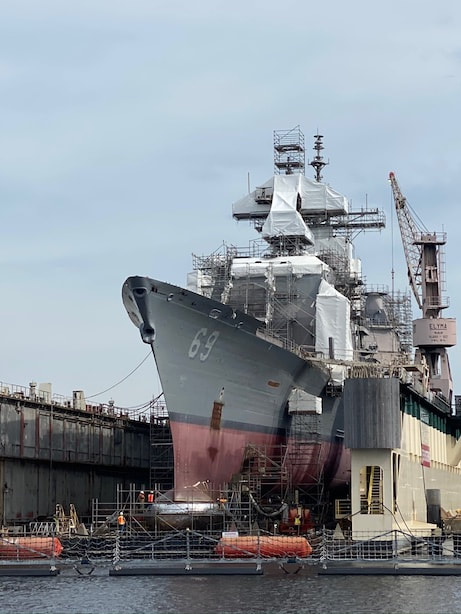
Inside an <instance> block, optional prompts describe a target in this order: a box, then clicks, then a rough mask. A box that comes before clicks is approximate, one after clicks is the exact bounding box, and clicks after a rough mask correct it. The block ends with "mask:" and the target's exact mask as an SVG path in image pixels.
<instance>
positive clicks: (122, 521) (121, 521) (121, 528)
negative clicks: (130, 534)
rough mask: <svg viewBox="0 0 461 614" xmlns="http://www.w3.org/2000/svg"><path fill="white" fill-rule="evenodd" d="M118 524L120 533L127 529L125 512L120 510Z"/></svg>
mask: <svg viewBox="0 0 461 614" xmlns="http://www.w3.org/2000/svg"><path fill="white" fill-rule="evenodd" d="M117 526H118V531H119V533H123V532H124V531H125V526H126V520H125V516H124V515H123V512H120V514H119V515H118V518H117Z"/></svg>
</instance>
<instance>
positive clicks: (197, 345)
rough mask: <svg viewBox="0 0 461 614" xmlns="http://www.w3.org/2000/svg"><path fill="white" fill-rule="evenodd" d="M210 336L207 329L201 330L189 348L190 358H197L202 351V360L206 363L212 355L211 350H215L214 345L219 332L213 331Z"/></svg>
mask: <svg viewBox="0 0 461 614" xmlns="http://www.w3.org/2000/svg"><path fill="white" fill-rule="evenodd" d="M207 335H208V329H207V328H201V329H200V330H199V331H198V332H197V334H196V335H195V337H194V338H193V340H192V343H191V344H190V348H189V358H195V357H196V356H197V354H198V353H199V351H200V350H201V351H200V360H201V362H204V361H205V360H206V359H207V358H208V356H209V355H210V352H211V350H212V349H213V346H214V344H215V343H216V341H217V339H218V337H219V332H218V331H217V330H215V331H213V332H212V333H210V335H209V336H208V337H207Z"/></svg>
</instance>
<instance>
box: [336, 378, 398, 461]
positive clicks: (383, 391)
mask: <svg viewBox="0 0 461 614" xmlns="http://www.w3.org/2000/svg"><path fill="white" fill-rule="evenodd" d="M401 434H402V421H401V413H400V382H399V380H398V379H397V378H363V379H347V380H346V381H345V384H344V443H345V445H346V447H347V448H355V449H357V448H400V442H401Z"/></svg>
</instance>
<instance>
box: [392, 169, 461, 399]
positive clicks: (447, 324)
mask: <svg viewBox="0 0 461 614" xmlns="http://www.w3.org/2000/svg"><path fill="white" fill-rule="evenodd" d="M389 181H390V183H391V186H392V194H393V197H394V202H395V209H396V212H397V219H398V222H399V227H400V234H401V236H402V243H403V250H404V252H405V259H406V262H407V267H408V279H409V281H410V286H411V289H412V291H413V294H414V295H415V299H416V302H417V303H418V307H419V308H420V309H421V311H422V317H421V318H419V319H417V320H414V321H413V343H414V345H415V347H416V348H417V351H416V354H415V363H417V364H419V365H420V366H421V367H422V368H427V369H428V371H429V378H428V381H427V387H428V389H429V390H431V391H433V392H435V393H436V394H440V395H442V396H443V397H444V398H445V400H446V401H448V403H451V399H452V394H453V382H452V379H451V370H450V362H449V360H448V353H447V348H448V347H452V346H453V345H455V344H456V321H455V320H454V319H453V318H442V317H441V312H442V310H443V309H445V308H446V307H448V303H447V302H445V301H444V299H443V297H442V287H443V263H442V257H441V253H442V251H441V250H442V247H443V245H445V243H446V235H445V233H436V232H428V231H427V230H426V229H425V228H424V229H422V228H421V227H420V226H419V225H418V224H417V223H416V221H415V219H414V217H413V215H412V214H411V211H410V209H409V206H408V203H407V201H406V198H405V197H404V196H403V194H402V192H401V191H400V188H399V184H398V183H397V179H396V178H395V175H394V173H389Z"/></svg>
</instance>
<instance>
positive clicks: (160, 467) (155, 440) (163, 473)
mask: <svg viewBox="0 0 461 614" xmlns="http://www.w3.org/2000/svg"><path fill="white" fill-rule="evenodd" d="M173 476H174V458H173V440H172V438H171V430H170V421H169V419H168V414H167V411H166V406H165V405H164V404H163V403H159V402H157V403H155V404H154V407H153V412H152V415H151V418H150V467H149V481H150V486H151V487H155V488H156V489H157V490H162V491H166V490H169V489H170V488H173V479H174V478H173Z"/></svg>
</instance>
